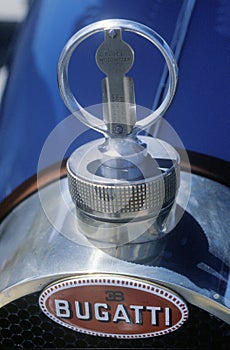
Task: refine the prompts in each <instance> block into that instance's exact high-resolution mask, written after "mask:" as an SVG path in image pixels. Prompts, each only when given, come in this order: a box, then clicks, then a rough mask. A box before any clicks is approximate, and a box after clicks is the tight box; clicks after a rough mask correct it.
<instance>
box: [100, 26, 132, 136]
mask: <svg viewBox="0 0 230 350" xmlns="http://www.w3.org/2000/svg"><path fill="white" fill-rule="evenodd" d="M96 62H97V65H98V67H99V68H100V69H101V71H102V72H104V73H105V74H106V78H105V79H103V80H102V96H103V117H104V122H105V124H106V125H107V128H108V131H109V133H110V134H114V135H119V136H121V135H128V134H131V132H132V130H133V127H134V125H135V123H136V108H135V95H134V84H133V80H132V78H130V77H127V76H126V75H125V74H126V73H127V72H128V71H129V70H130V69H131V68H132V65H133V62H134V51H133V49H132V48H131V47H130V46H129V45H128V44H127V43H126V42H125V41H123V40H122V31H121V30H105V40H104V42H103V43H102V44H101V45H100V47H99V48H98V50H97V53H96Z"/></svg>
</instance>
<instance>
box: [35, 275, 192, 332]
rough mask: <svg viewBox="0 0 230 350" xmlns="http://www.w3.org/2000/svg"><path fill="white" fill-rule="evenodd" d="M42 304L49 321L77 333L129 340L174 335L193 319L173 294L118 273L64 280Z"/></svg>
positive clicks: (50, 289)
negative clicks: (190, 318)
mask: <svg viewBox="0 0 230 350" xmlns="http://www.w3.org/2000/svg"><path fill="white" fill-rule="evenodd" d="M39 302H40V307H41V309H42V311H43V312H44V313H45V314H46V315H47V316H48V317H50V318H51V319H52V320H53V321H55V322H57V323H58V324H61V325H63V326H65V327H68V328H70V329H72V330H74V331H78V332H83V333H87V334H91V335H99V336H112V337H119V338H126V339H127V338H133V337H135V338H142V337H146V336H150V337H152V336H153V337H155V336H157V335H163V334H167V333H170V332H173V331H175V330H176V329H178V328H179V327H180V326H182V324H183V323H184V322H185V321H186V319H187V317H188V309H187V306H186V304H185V303H184V301H183V300H182V299H181V298H180V297H179V296H178V295H176V294H175V293H174V292H172V291H170V290H168V289H166V288H164V287H161V286H159V285H156V284H154V283H152V282H148V281H141V280H139V279H134V278H130V277H125V276H117V275H112V276H107V275H96V274H95V275H91V276H90V275H87V276H81V277H75V278H71V279H67V280H64V281H59V282H57V283H55V284H53V285H51V286H49V287H47V288H46V289H45V290H44V291H43V293H42V294H41V296H40V300H39Z"/></svg>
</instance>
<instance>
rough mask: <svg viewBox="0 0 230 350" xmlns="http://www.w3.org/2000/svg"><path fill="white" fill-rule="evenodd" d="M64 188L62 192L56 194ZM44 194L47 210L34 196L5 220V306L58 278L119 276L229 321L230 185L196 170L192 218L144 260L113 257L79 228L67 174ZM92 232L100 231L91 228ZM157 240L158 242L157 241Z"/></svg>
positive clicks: (0, 252)
mask: <svg viewBox="0 0 230 350" xmlns="http://www.w3.org/2000/svg"><path fill="white" fill-rule="evenodd" d="M187 176H188V175H187V174H186V173H182V179H181V191H180V192H179V196H178V198H177V203H178V206H179V205H180V204H181V203H182V202H183V196H184V195H186V191H187V187H188V186H187ZM60 188H61V193H62V195H61V197H58V196H57V193H58V191H57V190H59V189H60ZM40 192H41V193H40V197H41V196H42V197H43V207H44V201H46V208H45V210H46V214H45V213H44V210H43V208H42V206H41V204H40V201H39V194H38V193H36V194H34V195H32V196H31V197H29V198H28V199H26V200H25V201H24V202H22V203H21V204H20V205H18V206H17V207H16V208H15V209H14V210H13V211H12V212H11V213H10V214H9V215H8V216H7V217H6V218H5V219H4V220H3V222H2V223H1V226H0V305H1V306H3V305H5V304H7V303H9V302H11V301H12V300H15V299H17V298H19V297H21V296H23V295H26V294H30V293H32V292H35V291H40V290H42V289H43V288H44V287H45V286H47V285H48V284H49V283H50V282H54V281H57V280H59V279H60V278H66V277H68V276H75V275H80V274H88V273H108V274H122V275H128V276H135V277H138V278H140V279H144V280H150V281H155V282H158V283H160V284H162V285H165V286H168V287H169V288H171V289H172V290H174V291H176V292H178V293H179V294H180V295H181V296H182V297H184V298H185V300H186V301H187V302H190V303H192V304H194V305H197V306H199V307H201V308H202V309H204V310H207V311H209V312H211V313H212V314H214V315H216V316H218V317H219V318H221V319H222V320H224V321H226V322H228V323H230V309H229V308H230V279H229V265H230V259H229V251H230V239H229V234H228V233H229V227H230V217H229V210H230V189H229V188H227V187H225V186H223V185H220V184H218V183H216V182H213V181H211V180H208V179H206V178H203V177H200V176H196V175H192V193H191V196H190V200H189V203H188V206H187V210H186V212H185V216H187V218H188V221H186V220H185V219H184V217H183V218H182V220H181V222H180V223H179V224H178V226H179V225H180V229H181V230H179V228H178V229H177V227H176V228H175V230H176V231H175V232H174V233H173V234H172V235H170V234H169V235H166V236H165V239H166V240H165V241H164V244H162V245H161V254H163V255H162V256H158V257H157V258H156V259H155V260H154V259H153V261H152V262H151V261H148V262H147V263H145V262H140V263H134V262H128V261H126V260H125V259H126V256H125V255H124V256H123V257H121V256H120V258H117V257H115V256H111V255H109V254H108V253H106V252H105V250H104V251H103V247H102V248H97V247H96V246H95V244H94V242H93V241H91V240H89V239H88V238H87V237H86V236H85V235H84V234H83V233H84V232H81V225H80V223H79V220H78V219H77V218H76V215H75V207H74V205H73V203H72V200H71V197H70V195H69V193H68V184H67V179H66V178H64V179H63V180H61V181H60V182H59V181H57V182H54V183H53V184H51V185H49V186H47V187H45V188H44V189H42V190H41V191H40ZM47 208H48V209H47ZM47 210H49V213H48V212H47ZM47 216H48V217H49V219H50V217H51V216H52V217H53V218H54V219H55V224H54V223H52V225H51V223H50V222H49V220H48V218H47ZM73 218H76V219H75V221H74V220H73ZM76 225H77V226H76ZM55 226H56V227H57V228H58V229H56V228H55ZM128 226H129V224H127V227H128ZM133 227H135V224H134V225H133ZM110 229H111V228H110ZM91 230H92V231H93V230H94V231H96V229H95V228H93V227H91ZM141 237H142V236H140V238H139V239H140V242H139V246H141V243H142V242H141ZM137 239H138V238H137ZM154 239H156V237H155V238H154ZM154 239H153V242H152V244H154ZM159 242H160V241H159V238H158V239H156V244H157V243H159ZM123 246H124V250H123V252H125V250H126V252H127V254H128V252H129V251H132V250H133V251H135V249H138V244H135V243H133V242H132V241H130V240H129V241H128V242H127V243H126V244H124V245H123ZM121 248H122V246H121ZM133 256H134V254H133ZM121 258H122V259H124V260H122V259H121Z"/></svg>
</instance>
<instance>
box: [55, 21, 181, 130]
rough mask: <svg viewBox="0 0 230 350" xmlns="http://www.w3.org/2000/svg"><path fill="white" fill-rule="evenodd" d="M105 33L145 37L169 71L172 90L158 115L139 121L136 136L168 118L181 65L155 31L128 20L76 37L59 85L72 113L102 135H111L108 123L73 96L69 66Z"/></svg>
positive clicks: (87, 29)
mask: <svg viewBox="0 0 230 350" xmlns="http://www.w3.org/2000/svg"><path fill="white" fill-rule="evenodd" d="M105 30H110V31H116V30H122V31H128V32H132V33H135V34H137V35H140V36H142V37H143V38H145V39H147V40H148V41H150V42H151V43H152V44H153V45H155V46H156V47H157V48H158V49H159V51H160V52H161V53H162V55H163V57H164V59H165V61H166V64H167V66H168V70H169V87H168V91H167V93H166V95H165V98H164V100H163V101H162V103H161V105H160V106H159V107H158V108H157V109H156V110H155V111H153V112H152V113H151V114H150V115H148V116H146V117H145V118H144V119H142V120H141V121H138V122H137V124H136V126H135V128H134V129H136V132H137V131H138V130H140V129H141V130H143V129H146V128H148V127H149V126H150V125H152V124H153V123H156V122H157V120H159V119H160V118H161V117H162V115H164V113H165V112H166V111H167V109H168V107H169V106H170V104H171V102H172V99H173V97H174V94H175V91H176V86H177V64H176V61H175V58H174V55H173V52H172V50H171V49H170V47H169V46H168V44H167V43H166V42H165V41H164V39H163V38H162V37H161V36H160V35H159V34H157V33H156V32H154V31H153V30H152V29H151V28H148V27H146V26H145V25H143V24H141V23H137V22H133V21H129V20H124V19H109V20H104V21H100V22H96V23H93V24H90V25H88V26H86V27H84V28H83V29H81V30H80V31H78V32H77V33H76V34H75V35H74V36H72V38H71V39H70V40H69V41H68V43H67V44H66V46H65V47H64V49H63V51H62V53H61V56H60V59H59V63H58V82H59V89H60V92H61V96H62V99H63V101H64V102H65V104H66V106H67V108H68V109H69V110H70V111H71V113H73V114H74V115H75V116H76V117H77V118H78V119H79V120H80V121H82V122H83V123H84V124H86V125H87V126H89V127H91V128H93V129H95V130H97V131H99V132H102V133H104V134H107V132H108V128H107V126H106V124H105V122H104V121H102V120H100V119H98V118H96V117H95V116H94V115H92V114H91V113H90V112H88V111H87V110H85V109H83V108H82V106H81V105H80V103H79V102H78V100H77V99H76V98H75V97H74V96H73V94H72V91H71V89H70V86H69V81H68V65H69V61H70V58H71V56H72V54H73V52H74V51H75V49H76V48H77V47H78V46H79V45H80V44H81V43H82V41H84V40H85V39H87V38H88V37H90V36H92V35H94V34H96V33H98V32H101V31H105Z"/></svg>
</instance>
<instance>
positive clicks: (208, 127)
mask: <svg viewBox="0 0 230 350" xmlns="http://www.w3.org/2000/svg"><path fill="white" fill-rule="evenodd" d="M182 3H183V0H142V1H140V0H137V1H134V0H126V1H122V0H116V1H111V0H84V1H82V0H68V1H63V0H55V1H53V0H40V1H34V5H33V7H32V9H31V12H30V14H29V16H28V18H27V20H26V22H25V24H24V25H23V27H22V29H21V32H20V33H19V35H18V38H17V42H16V44H15V47H14V54H13V62H12V64H11V72H10V78H9V82H8V86H7V89H6V93H5V96H4V101H3V105H2V110H1V116H0V140H1V141H0V142H1V152H0V178H1V182H0V198H1V199H2V198H4V197H5V196H6V195H7V194H9V193H10V192H11V191H12V190H13V189H14V188H15V187H16V186H17V185H19V184H20V183H22V181H24V180H26V179H27V178H29V177H30V176H31V175H33V174H34V173H36V170H37V163H38V158H39V154H40V152H41V149H42V146H43V144H44V142H45V140H46V138H47V136H48V135H49V133H50V132H51V130H52V129H53V128H54V127H55V126H56V125H57V124H58V123H59V122H60V121H61V120H63V119H64V118H65V117H66V116H68V115H69V112H68V111H67V109H66V108H65V107H64V105H63V102H62V100H61V98H60V95H59V91H58V86H57V80H56V70H57V62H58V58H59V55H60V53H61V50H62V48H63V46H64V45H65V43H66V41H67V40H68V39H69V38H70V37H71V36H72V35H73V34H74V33H75V32H76V31H77V30H79V29H80V28H82V27H83V26H85V25H87V24H89V23H92V22H94V21H98V20H101V19H106V18H126V19H131V20H135V21H138V22H142V23H144V24H146V25H147V26H150V27H152V28H153V29H154V30H156V31H157V32H158V33H159V34H160V35H162V36H163V37H164V38H165V39H166V41H167V42H168V43H170V42H171V39H172V35H173V32H174V28H175V24H176V21H177V16H178V13H179V11H180V8H181V6H182ZM229 23H230V3H229V1H228V0H209V1H207V0H206V1H205V0H197V1H196V4H195V8H194V11H193V14H192V17H191V22H190V26H189V28H188V32H187V36H186V39H185V44H184V47H183V50H182V53H181V57H180V60H179V69H180V70H179V72H180V73H179V86H178V90H177V95H176V97H175V100H174V102H173V104H172V106H171V108H170V109H169V111H168V112H167V114H166V115H165V118H166V119H167V120H168V121H169V122H170V123H171V124H172V126H173V127H174V128H175V130H176V131H177V133H178V134H179V136H180V138H181V139H182V141H183V143H184V144H185V146H186V148H187V149H189V150H193V151H197V152H200V153H204V154H208V155H212V156H215V157H219V158H222V159H226V160H230V151H229V150H230V142H229V129H230V121H229V111H230V105H229V104H230V102H229V101H230V100H229V93H228V91H229V88H228V86H229V84H228V82H229V64H230V61H229V58H230V26H229ZM101 40H102V36H100V35H99V36H96V37H93V38H92V39H89V40H88V41H87V42H86V43H84V44H82V47H81V48H79V51H78V52H77V53H76V54H75V55H74V56H73V60H72V63H71V66H70V83H71V86H72V88H73V90H74V92H75V93H76V95H77V96H78V97H79V100H80V101H81V103H82V104H83V105H85V106H89V105H93V104H96V103H100V102H101V79H102V78H103V75H102V73H101V72H100V71H99V70H98V68H97V67H96V65H95V61H94V52H95V50H96V49H97V47H98V46H99V43H100V42H101ZM127 41H128V42H129V43H130V44H131V45H132V46H133V47H134V49H135V52H136V60H135V66H134V67H133V68H132V70H131V71H130V73H129V75H130V76H132V77H133V79H134V82H135V92H136V100H137V104H139V105H142V106H144V107H147V108H151V106H152V104H153V101H154V96H155V93H156V90H157V86H158V83H159V80H160V76H161V72H162V68H163V60H162V58H161V57H160V55H159V54H157V53H155V51H153V49H152V47H151V46H150V45H148V44H145V43H143V40H142V39H141V38H138V37H135V38H134V36H133V35H128V37H127ZM92 53H93V54H92ZM93 134H94V132H93ZM92 136H94V137H95V135H92ZM60 137H61V136H60ZM89 137H90V133H88V134H87V135H86V136H85V140H82V142H84V141H86V139H87V140H88V138H89Z"/></svg>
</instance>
